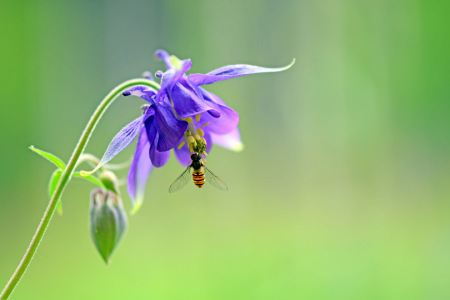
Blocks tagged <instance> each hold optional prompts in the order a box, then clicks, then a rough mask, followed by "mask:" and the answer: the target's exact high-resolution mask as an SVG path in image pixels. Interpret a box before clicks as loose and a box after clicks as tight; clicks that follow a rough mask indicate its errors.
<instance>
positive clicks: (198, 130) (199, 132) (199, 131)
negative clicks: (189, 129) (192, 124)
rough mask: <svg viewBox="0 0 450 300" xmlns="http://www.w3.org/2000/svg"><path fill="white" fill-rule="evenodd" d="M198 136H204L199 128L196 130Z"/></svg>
mask: <svg viewBox="0 0 450 300" xmlns="http://www.w3.org/2000/svg"><path fill="white" fill-rule="evenodd" d="M197 132H198V134H200V136H205V133H204V132H203V130H202V129H201V128H198V129H197Z"/></svg>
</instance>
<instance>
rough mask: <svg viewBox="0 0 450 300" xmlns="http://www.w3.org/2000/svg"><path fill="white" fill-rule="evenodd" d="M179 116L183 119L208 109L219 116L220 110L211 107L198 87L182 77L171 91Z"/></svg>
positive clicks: (213, 114)
mask: <svg viewBox="0 0 450 300" xmlns="http://www.w3.org/2000/svg"><path fill="white" fill-rule="evenodd" d="M169 95H170V98H171V99H172V102H173V106H174V109H175V111H176V112H177V114H178V116H179V117H180V118H182V119H184V118H187V117H192V116H195V115H198V114H201V113H204V112H206V111H208V112H209V113H210V114H211V115H212V116H215V117H219V116H220V112H219V111H218V110H216V109H215V108H214V107H210V106H209V105H208V104H207V103H206V102H205V101H204V99H203V96H202V93H201V91H200V90H199V88H198V87H196V86H195V85H193V84H191V83H190V82H189V80H186V78H181V79H180V80H179V82H178V83H177V84H176V85H175V86H174V87H173V88H172V91H171V92H170V93H169Z"/></svg>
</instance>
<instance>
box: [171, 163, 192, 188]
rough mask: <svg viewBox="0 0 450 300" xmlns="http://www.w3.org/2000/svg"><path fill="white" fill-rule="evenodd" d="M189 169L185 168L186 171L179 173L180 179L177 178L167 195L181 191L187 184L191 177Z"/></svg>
mask: <svg viewBox="0 0 450 300" xmlns="http://www.w3.org/2000/svg"><path fill="white" fill-rule="evenodd" d="M189 175H191V167H187V168H186V170H184V171H183V173H181V175H180V177H178V178H177V179H176V180H175V181H174V182H173V183H172V184H171V185H170V187H169V193H175V192H176V191H179V190H181V189H182V188H183V187H184V186H185V185H186V183H188V181H189V178H190V177H191V176H189Z"/></svg>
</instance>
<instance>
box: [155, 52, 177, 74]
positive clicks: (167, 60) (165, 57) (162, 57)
mask: <svg viewBox="0 0 450 300" xmlns="http://www.w3.org/2000/svg"><path fill="white" fill-rule="evenodd" d="M155 57H156V58H158V59H160V60H162V61H163V62H164V63H165V64H166V66H167V69H170V68H173V65H172V62H171V61H170V56H169V53H167V52H166V51H164V50H161V49H159V50H156V52H155Z"/></svg>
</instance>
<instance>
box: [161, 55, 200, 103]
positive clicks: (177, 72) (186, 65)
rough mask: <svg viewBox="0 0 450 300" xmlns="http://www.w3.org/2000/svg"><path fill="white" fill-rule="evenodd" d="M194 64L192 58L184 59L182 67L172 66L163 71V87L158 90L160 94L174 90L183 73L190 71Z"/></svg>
mask: <svg viewBox="0 0 450 300" xmlns="http://www.w3.org/2000/svg"><path fill="white" fill-rule="evenodd" d="M191 66H192V62H191V60H190V59H186V60H183V61H182V65H181V68H180V69H175V68H171V69H168V70H167V71H166V72H164V73H163V75H162V79H161V88H160V89H159V91H158V96H161V95H163V94H164V93H169V94H170V91H171V90H172V88H173V86H174V85H175V84H176V83H177V82H178V81H179V80H180V78H181V77H183V75H184V74H185V73H186V72H187V71H189V69H190V68H191Z"/></svg>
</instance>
